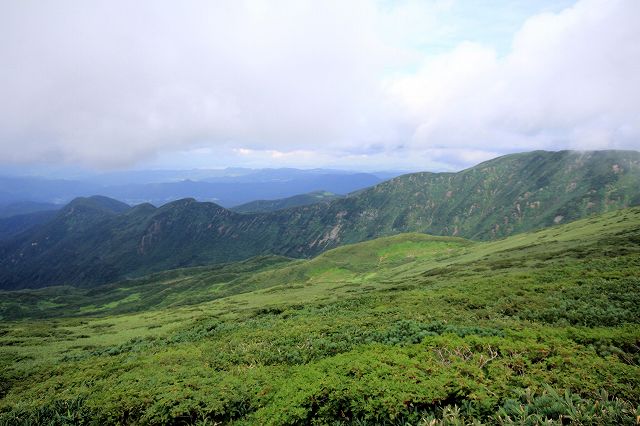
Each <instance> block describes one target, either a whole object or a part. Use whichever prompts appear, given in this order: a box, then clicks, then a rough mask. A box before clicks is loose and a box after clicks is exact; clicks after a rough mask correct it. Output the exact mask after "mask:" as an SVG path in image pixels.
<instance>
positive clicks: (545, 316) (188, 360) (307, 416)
mask: <svg viewBox="0 0 640 426" xmlns="http://www.w3.org/2000/svg"><path fill="white" fill-rule="evenodd" d="M226 268H231V269H226ZM225 270H226V272H228V273H229V274H228V276H227V278H224V276H223V275H224V271H225ZM207 274H211V275H207ZM639 276H640V208H633V209H624V210H618V211H615V212H611V213H607V214H604V215H601V216H594V217H590V218H587V219H583V220H578V221H575V222H572V223H570V224H565V225H559V226H554V227H551V228H548V229H543V230H540V231H537V232H529V233H522V234H518V235H515V236H512V237H509V238H506V239H502V240H498V241H488V242H471V241H468V240H464V239H461V238H454V237H434V236H428V235H422V234H403V235H397V236H392V237H387V238H381V239H376V240H372V241H368V242H364V243H359V244H354V245H347V246H344V247H339V248H336V249H334V250H331V251H328V252H326V253H323V254H321V255H320V256H318V257H316V258H314V259H311V260H297V261H287V260H286V259H273V258H263V259H254V260H252V261H249V262H245V263H242V264H238V265H227V266H224V267H220V268H218V269H207V268H198V269H191V270H183V271H171V272H167V273H165V274H159V275H156V276H155V277H154V276H151V277H147V278H145V279H144V280H141V281H135V282H125V283H119V284H114V285H109V286H106V287H98V288H96V289H86V290H83V289H74V288H66V289H58V291H60V292H62V291H63V290H64V291H68V292H69V294H70V297H68V298H67V299H65V298H63V297H58V298H57V299H53V298H52V297H50V294H47V292H53V291H54V290H55V289H43V290H31V291H19V292H5V293H2V297H1V298H0V301H2V302H1V304H0V306H1V307H2V309H3V311H2V312H3V315H5V318H4V320H2V322H0V374H1V377H0V379H1V380H0V383H2V385H1V386H2V387H1V388H0V424H29V423H31V424H33V423H38V424H41V423H52V422H53V423H56V422H57V423H62V422H63V421H67V422H70V421H73V420H77V421H78V422H79V421H80V420H81V419H82V421H84V422H88V421H92V422H95V423H97V424H115V423H120V424H158V423H162V424H166V423H171V424H175V423H182V424H189V423H191V424H195V423H200V424H202V423H206V422H208V423H222V424H256V423H259V424H354V423H355V424H381V423H386V424H397V425H400V424H420V425H436V424H472V422H473V421H476V422H478V421H480V422H483V423H485V424H542V423H545V422H548V421H550V422H552V423H551V424H564V423H567V422H571V423H581V424H623V425H624V424H629V425H633V424H634V423H635V422H636V417H637V416H638V415H639V414H640V412H639V411H638V408H637V407H638V405H640V392H639V391H638V389H640V348H639V342H640V331H639V330H640V328H639V327H638V326H639V325H640V308H639V307H640V291H639V290H640V278H638V277H639ZM189 282H190V284H188V283H189ZM240 282H243V283H245V285H246V287H241V286H238V283H240ZM256 284H259V285H260V287H259V288H257V289H256V290H253V291H251V292H247V290H250V289H251V288H252V286H253V285H256ZM147 286H151V287H153V288H154V292H157V293H158V294H159V297H158V300H160V299H162V298H163V297H164V298H165V299H164V300H165V301H164V302H162V303H153V304H152V305H151V306H145V303H144V301H143V300H142V299H143V298H145V297H148V295H150V294H151V292H148V290H147V289H148V288H151V287H147ZM173 286H179V289H178V290H176V291H174V290H173V288H172V287H173ZM163 288H164V289H165V290H163ZM225 288H227V290H228V293H227V294H226V295H225V296H224V297H220V296H221V295H222V292H223V291H224V289H225ZM254 288H255V287H254ZM119 289H121V290H119ZM119 291H120V292H121V293H122V294H121V295H118V292H119ZM163 292H166V295H165V296H163V295H162V293H163ZM107 295H108V296H107ZM136 295H137V296H136ZM92 297H95V299H94V300H91V298H92ZM83 298H84V300H81V299H83ZM70 299H75V300H70ZM10 305H11V306H13V308H11V311H10V312H17V311H18V310H19V311H20V312H21V316H22V318H23V319H21V320H19V321H14V320H9V319H8V317H7V312H8V311H7V309H6V307H8V306H10ZM41 317H46V318H47V319H45V320H39V319H38V318H41ZM475 424H477V423H475Z"/></svg>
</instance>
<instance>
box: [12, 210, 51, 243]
mask: <svg viewBox="0 0 640 426" xmlns="http://www.w3.org/2000/svg"><path fill="white" fill-rule="evenodd" d="M56 214H57V212H56V211H55V210H43V211H39V212H33V213H25V214H18V215H15V216H9V217H2V218H0V240H8V239H10V238H12V237H15V236H16V235H18V234H21V233H22V232H25V231H27V230H29V229H32V228H35V227H36V226H38V225H42V224H45V223H47V222H49V221H50V220H52V219H53V218H54V217H55V216H56Z"/></svg>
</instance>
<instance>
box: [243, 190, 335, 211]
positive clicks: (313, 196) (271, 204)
mask: <svg viewBox="0 0 640 426" xmlns="http://www.w3.org/2000/svg"><path fill="white" fill-rule="evenodd" d="M338 198H342V196H341V195H338V194H334V193H333V192H328V191H314V192H309V193H307V194H299V195H294V196H293V197H288V198H281V199H277V200H256V201H251V202H248V203H245V204H241V205H239V206H236V207H232V208H231V210H232V211H234V212H236V213H264V212H273V211H276V210H282V209H287V208H290V207H299V206H308V205H310V204H316V203H326V202H329V201H332V200H335V199H338Z"/></svg>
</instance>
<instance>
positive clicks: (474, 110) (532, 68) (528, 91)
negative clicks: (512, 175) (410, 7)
mask: <svg viewBox="0 0 640 426" xmlns="http://www.w3.org/2000/svg"><path fill="white" fill-rule="evenodd" d="M639 18H640V2H637V1H634V0H606V1H604V0H584V1H581V2H579V3H578V4H576V5H575V6H574V7H572V8H569V9H566V10H564V11H563V12H561V13H558V14H543V15H539V16H535V17H533V18H531V19H529V20H528V21H527V22H526V23H525V25H524V26H523V28H522V29H521V30H520V31H519V32H518V33H517V34H516V35H515V38H514V40H513V45H512V49H511V51H510V52H509V54H508V55H506V56H505V57H498V56H497V54H496V53H495V51H494V50H493V49H492V48H491V47H489V46H483V45H478V44H471V43H465V44H462V45H460V46H459V47H458V48H456V49H455V50H454V51H452V52H449V53H447V54H444V55H441V56H439V57H437V58H430V59H429V60H427V61H426V62H425V64H424V65H423V66H422V68H421V69H420V70H419V71H418V72H417V73H415V74H414V75H409V76H405V77H404V78H400V79H397V80H395V81H392V82H390V83H389V88H388V90H389V91H390V93H392V94H394V95H395V96H397V97H398V98H399V99H401V100H402V101H401V102H400V103H401V104H402V105H403V107H404V108H405V110H406V112H407V114H408V115H410V116H411V117H413V120H414V121H413V124H414V126H415V131H414V132H413V136H412V137H411V146H412V147H413V148H414V149H419V148H426V147H449V148H453V147H457V148H462V149H488V150H493V151H498V152H509V151H511V150H530V149H538V148H542V149H560V148H573V149H603V148H631V149H640V102H639V101H638V99H640V43H639V41H640V26H638V25H637V22H638V19H639Z"/></svg>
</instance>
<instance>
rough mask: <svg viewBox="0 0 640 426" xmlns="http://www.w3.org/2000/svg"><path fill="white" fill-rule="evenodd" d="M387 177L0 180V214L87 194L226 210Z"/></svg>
mask: <svg viewBox="0 0 640 426" xmlns="http://www.w3.org/2000/svg"><path fill="white" fill-rule="evenodd" d="M389 175H392V176H397V174H394V173H393V172H381V173H380V176H378V175H376V174H375V173H360V172H353V171H344V170H324V169H311V170H300V169H290V168H287V169H255V170H254V169H225V170H185V171H138V172H118V173H110V174H105V175H98V176H89V177H80V178H77V179H76V180H65V179H45V178H41V177H16V176H0V214H2V213H3V212H2V210H3V209H4V208H7V207H11V206H14V209H15V206H16V205H17V207H20V205H21V204H22V205H23V207H22V211H18V214H21V213H29V212H33V211H36V210H45V209H49V208H47V207H46V204H45V206H42V204H43V203H49V204H50V203H55V204H65V203H67V202H69V201H71V200H72V199H74V198H76V197H86V196H90V195H93V194H101V195H104V196H108V197H111V198H116V199H118V200H122V201H124V202H127V203H128V204H139V203H144V202H148V203H152V204H154V205H156V206H161V205H163V204H166V203H169V202H171V201H176V200H179V199H182V198H196V199H198V200H200V201H212V202H215V203H217V204H220V205H223V206H225V207H232V206H237V205H240V204H244V203H247V202H250V201H254V200H274V199H280V198H286V197H291V196H295V195H299V194H303V193H307V192H312V191H318V190H325V191H330V192H334V193H337V194H343V195H344V194H347V193H350V192H353V191H356V190H358V189H362V188H366V187H369V186H372V185H375V184H377V183H380V182H382V181H383V180H384V178H386V177H388V176H389ZM381 176H382V177H381ZM383 177H384V178H383ZM154 179H155V180H154ZM39 204H40V206H39V207H38V205H39ZM27 205H31V210H30V211H25V208H27V207H28V206H27ZM5 216H9V214H5Z"/></svg>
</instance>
